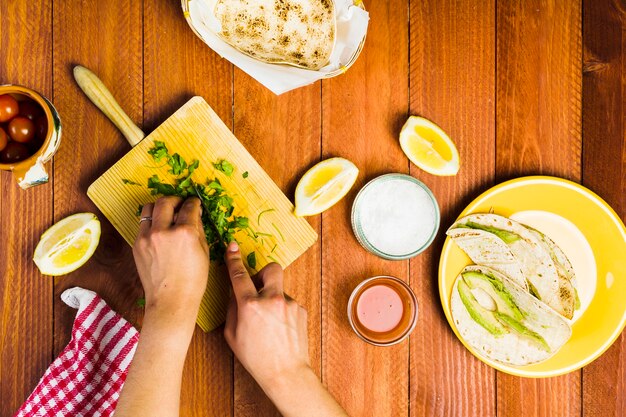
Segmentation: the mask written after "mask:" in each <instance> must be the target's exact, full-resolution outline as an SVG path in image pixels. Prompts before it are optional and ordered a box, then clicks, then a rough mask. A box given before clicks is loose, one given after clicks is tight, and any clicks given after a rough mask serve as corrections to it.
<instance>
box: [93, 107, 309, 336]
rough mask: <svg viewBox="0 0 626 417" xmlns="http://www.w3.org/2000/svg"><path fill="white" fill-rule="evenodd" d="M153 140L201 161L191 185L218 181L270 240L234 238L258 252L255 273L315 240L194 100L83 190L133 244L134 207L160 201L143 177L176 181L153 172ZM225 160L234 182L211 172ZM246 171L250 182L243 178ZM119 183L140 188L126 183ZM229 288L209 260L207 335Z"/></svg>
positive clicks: (162, 171)
mask: <svg viewBox="0 0 626 417" xmlns="http://www.w3.org/2000/svg"><path fill="white" fill-rule="evenodd" d="M155 141H162V142H165V144H166V146H167V148H168V149H169V151H170V153H179V154H180V156H182V157H183V158H184V159H185V160H186V161H187V162H191V161H193V160H195V159H198V160H199V161H200V166H199V168H198V169H197V170H196V171H195V172H194V174H193V178H194V179H195V181H196V182H198V183H205V182H206V181H207V179H213V178H218V179H219V180H220V182H221V183H222V186H223V187H224V189H225V190H226V191H227V193H228V194H229V195H230V196H231V197H233V199H234V205H235V213H234V214H236V215H238V216H246V217H248V218H249V220H250V225H251V227H252V229H253V230H255V231H256V232H262V233H264V234H268V235H270V236H265V235H263V236H259V237H257V238H256V241H255V240H254V238H252V237H249V236H247V235H246V234H245V233H239V234H237V235H236V236H235V237H236V239H237V240H238V241H239V242H240V246H241V251H242V254H243V255H244V256H247V254H249V253H250V252H252V251H254V252H256V259H257V270H259V269H261V268H262V267H263V266H265V265H266V264H268V263H270V262H273V261H275V262H278V263H280V264H281V265H282V266H283V267H287V266H288V265H289V264H291V263H292V262H293V261H294V260H296V258H298V257H299V256H300V255H301V254H302V253H304V252H305V251H306V250H307V249H308V248H309V247H311V246H312V245H313V244H314V243H315V241H316V240H317V234H316V233H315V231H314V230H313V228H312V227H311V226H310V225H309V223H308V222H307V221H306V220H305V219H303V218H299V217H296V216H295V215H294V214H293V204H291V202H290V201H289V199H287V197H286V196H285V195H284V194H283V193H282V191H281V190H280V188H278V186H277V185H276V184H275V183H274V181H272V179H271V178H270V177H269V176H268V175H267V173H266V172H265V171H263V168H261V166H260V165H259V164H258V163H257V162H256V161H255V160H254V158H253V157H252V156H251V155H250V154H249V153H248V151H247V150H246V148H244V146H243V145H242V144H241V142H239V141H238V140H237V138H236V137H235V136H234V135H233V134H232V132H231V131H230V130H229V129H228V127H227V126H226V125H225V124H224V123H223V122H222V120H221V119H220V118H219V117H218V115H217V114H216V113H215V112H214V111H213V109H211V107H210V106H209V105H208V104H207V102H206V101H205V100H204V99H203V98H202V97H194V98H192V99H191V100H189V101H188V102H187V103H186V104H185V105H184V106H183V107H181V108H180V109H179V110H178V111H177V112H176V113H174V114H173V115H172V116H171V117H170V118H169V119H167V120H166V121H165V122H164V123H163V124H162V125H161V126H159V127H158V128H157V129H156V130H155V131H153V132H152V133H151V134H150V135H148V136H147V137H146V138H145V139H143V140H142V141H141V142H139V144H138V145H136V146H135V147H134V148H133V149H132V150H131V151H130V152H129V153H128V154H126V156H124V157H123V158H122V159H121V160H120V161H119V162H117V163H116V164H115V165H113V166H112V167H111V168H110V169H109V170H108V171H107V172H105V173H104V174H103V175H102V176H101V177H100V178H98V179H97V180H96V181H95V182H94V183H93V184H92V185H91V186H90V187H89V190H88V191H87V195H88V196H89V198H91V200H92V201H93V202H94V203H95V204H96V206H98V208H99V209H100V210H101V211H102V213H103V214H104V215H105V216H106V217H107V218H108V219H109V220H110V221H111V223H112V224H113V226H115V228H116V229H117V230H118V231H119V232H120V234H121V235H122V236H123V237H124V239H125V240H126V241H127V242H128V243H129V244H130V245H132V244H133V242H134V241H135V238H136V236H137V233H138V231H139V218H138V217H137V215H136V212H137V208H138V207H139V206H140V205H143V204H146V203H149V202H153V201H155V200H156V198H157V196H153V195H151V194H150V192H149V190H148V189H147V187H146V184H147V180H148V178H149V177H151V176H153V175H158V176H159V177H160V178H161V179H162V180H163V181H164V182H168V183H172V182H173V180H174V176H173V175H172V174H170V173H168V168H169V167H168V166H158V165H159V164H157V163H155V161H154V160H153V159H152V157H151V156H150V155H148V150H149V149H150V148H152V147H153V146H154V142H155ZM222 159H225V160H228V161H229V162H231V163H232V164H233V166H234V167H235V171H234V173H233V174H232V176H231V177H227V176H226V175H225V174H223V173H222V172H219V171H217V170H216V169H214V168H213V165H212V163H213V162H217V161H219V160H222ZM246 171H247V172H248V177H247V178H243V173H244V172H246ZM124 179H127V180H131V181H134V182H136V183H139V184H141V185H130V184H125V183H124V182H123V180H124ZM262 212H264V213H263V214H262V215H261V216H260V217H259V215H260V214H261V213H262ZM250 272H251V273H254V272H255V271H253V270H250ZM229 289H230V283H229V279H228V276H227V274H226V270H225V268H224V267H223V265H218V263H217V262H212V263H211V268H210V272H209V280H208V285H207V289H206V292H205V294H204V299H203V300H202V305H201V306H200V314H199V316H198V325H199V326H200V327H201V328H202V329H203V330H204V331H210V330H212V329H214V328H216V327H217V326H219V325H220V324H221V323H223V321H224V319H225V314H226V307H227V304H228V298H229Z"/></svg>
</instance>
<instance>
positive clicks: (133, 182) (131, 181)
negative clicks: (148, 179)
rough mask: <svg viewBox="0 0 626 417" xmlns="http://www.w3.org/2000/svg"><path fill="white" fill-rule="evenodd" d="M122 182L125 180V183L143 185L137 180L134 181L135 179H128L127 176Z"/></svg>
mask: <svg viewBox="0 0 626 417" xmlns="http://www.w3.org/2000/svg"><path fill="white" fill-rule="evenodd" d="M122 182H123V183H124V184H128V185H141V184H139V183H138V182H135V181H133V180H127V179H126V178H124V179H122Z"/></svg>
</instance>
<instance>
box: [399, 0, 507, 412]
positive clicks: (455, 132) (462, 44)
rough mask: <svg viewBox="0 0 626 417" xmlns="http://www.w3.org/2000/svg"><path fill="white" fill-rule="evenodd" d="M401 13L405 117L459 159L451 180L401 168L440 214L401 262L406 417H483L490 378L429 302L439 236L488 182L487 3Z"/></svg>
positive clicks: (490, 405)
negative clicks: (407, 286) (429, 194)
mask: <svg viewBox="0 0 626 417" xmlns="http://www.w3.org/2000/svg"><path fill="white" fill-rule="evenodd" d="M410 14H411V20H410V22H411V26H410V27H411V35H410V41H411V55H410V68H411V73H410V77H411V78H410V83H411V90H410V105H411V107H410V110H411V114H416V115H419V116H423V117H426V118H428V119H430V120H432V121H434V122H435V123H437V124H438V125H439V126H441V127H442V128H443V130H444V131H446V132H447V133H448V135H449V136H450V138H451V139H452V140H453V141H454V142H455V144H456V146H457V149H458V150H459V154H460V157H461V169H460V172H459V173H458V174H457V175H456V176H455V177H435V176H433V175H430V174H428V173H425V172H424V171H422V170H420V169H419V168H417V167H416V166H415V165H413V164H411V167H410V168H411V169H410V170H411V174H412V175H413V176H415V177H417V178H418V179H420V180H421V181H422V182H424V183H425V184H426V185H427V186H429V187H430V188H431V190H432V191H433V193H434V194H435V197H436V198H437V201H438V203H439V207H440V209H441V226H440V232H439V238H438V239H436V240H435V242H434V243H433V244H432V246H431V247H430V249H428V250H427V251H426V252H424V253H422V254H421V255H419V256H417V257H416V258H414V259H412V260H411V285H412V287H413V289H414V291H415V293H416V294H417V297H418V300H419V301H420V319H419V322H418V326H417V328H416V330H415V331H414V333H413V334H412V335H411V356H410V360H411V362H410V370H411V391H410V409H411V415H412V416H468V417H469V416H481V417H482V416H493V415H495V408H496V404H495V399H496V392H495V371H494V370H493V369H491V368H489V367H488V366H487V365H485V364H483V363H482V362H481V361H479V360H478V359H477V358H475V357H473V356H472V355H471V354H470V353H469V351H468V350H467V349H465V348H464V347H463V345H462V344H461V343H460V342H459V340H458V339H457V338H456V337H455V335H454V333H453V332H452V330H451V329H450V327H449V325H448V322H447V321H446V319H445V317H444V314H443V312H442V310H441V304H440V303H439V301H438V300H439V291H438V271H437V265H438V261H439V255H440V253H441V245H442V244H443V241H444V237H445V235H444V231H445V230H446V229H447V227H448V226H449V225H450V224H452V222H453V221H454V219H455V218H456V216H457V215H458V213H459V212H460V211H461V210H462V209H463V207H464V206H465V205H466V204H467V203H468V202H469V201H470V200H471V199H472V198H474V197H475V196H476V195H477V193H479V192H480V191H482V190H484V189H486V188H489V187H490V186H491V185H493V181H494V168H495V100H494V99H495V1H485V2H481V3H480V5H479V4H478V3H476V2H474V1H471V0H470V1H438V0H432V1H424V2H411V10H410ZM448 381H455V382H454V383H453V384H450V383H447V382H448Z"/></svg>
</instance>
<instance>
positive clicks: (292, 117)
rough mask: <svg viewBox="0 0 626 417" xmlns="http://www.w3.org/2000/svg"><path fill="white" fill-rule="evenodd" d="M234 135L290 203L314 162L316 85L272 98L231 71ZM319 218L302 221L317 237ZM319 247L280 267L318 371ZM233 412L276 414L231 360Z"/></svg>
mask: <svg viewBox="0 0 626 417" xmlns="http://www.w3.org/2000/svg"><path fill="white" fill-rule="evenodd" d="M234 92H235V100H234V108H235V126H234V133H235V135H236V136H237V138H238V139H239V140H240V141H241V142H242V143H243V144H244V145H245V146H246V148H247V149H248V150H249V151H250V153H251V154H252V156H253V157H255V159H256V160H257V161H258V162H259V164H260V165H261V166H262V167H263V169H265V171H266V172H267V173H268V174H269V175H270V177H271V178H272V179H273V180H274V181H275V182H276V184H278V186H279V187H280V188H281V189H282V191H283V192H284V193H285V194H286V195H287V196H288V197H289V198H290V199H291V200H292V201H293V195H294V190H295V186H296V184H297V179H298V178H299V177H300V176H301V175H302V174H303V173H304V172H305V171H306V170H307V169H308V168H309V167H310V166H312V165H313V164H315V163H316V162H317V161H319V158H320V151H321V83H316V84H314V85H312V86H309V87H305V88H302V89H298V90H295V91H292V92H289V93H285V94H283V95H281V96H275V95H274V94H272V93H271V92H270V91H269V90H267V89H266V88H265V87H263V86H262V85H261V84H259V83H258V82H256V81H255V80H254V79H252V78H251V77H250V76H248V75H247V74H245V73H244V72H242V71H240V70H238V69H235V87H234ZM320 217H321V216H315V217H309V218H307V220H309V222H310V223H311V225H312V226H313V228H314V229H315V230H316V231H317V232H318V234H320V235H321V230H320ZM320 251H321V245H320V242H319V240H318V242H317V243H316V244H315V245H314V246H313V247H311V248H310V249H309V250H308V251H307V252H305V253H304V254H303V255H302V256H301V257H300V258H298V260H297V261H296V262H294V263H293V264H292V265H290V266H289V267H288V268H287V269H286V270H285V277H284V278H285V292H286V293H287V294H289V295H290V296H291V297H292V298H293V299H295V300H296V301H297V302H298V303H299V304H300V305H302V306H304V307H305V308H306V310H307V313H308V318H309V326H308V328H309V354H310V356H311V366H312V367H313V369H314V370H315V371H316V372H317V374H318V375H320V373H321V257H320ZM235 415H236V416H251V417H253V416H254V417H256V416H272V415H275V416H277V415H279V413H278V411H277V410H276V408H275V407H274V405H273V404H272V403H271V402H270V401H269V399H267V397H266V396H265V394H264V393H263V392H262V390H261V389H260V388H259V386H258V385H257V383H256V382H255V381H254V380H253V379H252V377H250V375H249V374H248V373H247V372H246V370H245V369H244V368H243V367H242V366H241V365H240V364H239V363H238V362H236V364H235Z"/></svg>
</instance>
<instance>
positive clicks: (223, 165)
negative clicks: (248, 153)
mask: <svg viewBox="0 0 626 417" xmlns="http://www.w3.org/2000/svg"><path fill="white" fill-rule="evenodd" d="M213 166H214V167H215V169H217V170H218V171H221V172H223V173H224V174H226V176H227V177H230V176H231V175H233V171H234V170H235V167H234V166H233V165H232V164H231V163H230V162H228V161H227V160H225V159H222V160H221V161H218V162H216V163H213Z"/></svg>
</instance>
